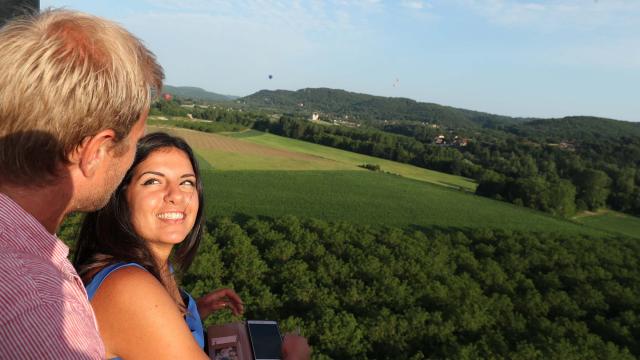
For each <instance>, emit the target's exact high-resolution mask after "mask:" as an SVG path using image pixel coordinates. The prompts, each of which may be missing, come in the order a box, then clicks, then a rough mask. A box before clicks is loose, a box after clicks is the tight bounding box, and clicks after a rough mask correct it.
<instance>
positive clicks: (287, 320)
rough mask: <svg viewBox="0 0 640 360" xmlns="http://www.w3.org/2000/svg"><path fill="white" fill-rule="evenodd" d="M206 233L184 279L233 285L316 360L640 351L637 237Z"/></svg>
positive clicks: (304, 223) (249, 226)
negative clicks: (301, 340)
mask: <svg viewBox="0 0 640 360" xmlns="http://www.w3.org/2000/svg"><path fill="white" fill-rule="evenodd" d="M208 228H209V232H208V235H207V236H206V238H205V240H204V243H203V244H202V246H201V249H200V252H199V255H198V258H197V260H196V262H195V264H194V265H193V267H192V269H191V270H190V271H189V273H187V274H184V276H183V277H182V284H183V285H184V286H186V287H187V288H188V289H189V290H191V291H192V292H193V294H194V295H196V296H197V295H201V294H203V293H205V292H206V291H208V290H209V289H211V288H215V287H219V286H232V287H233V288H235V289H236V291H238V292H239V293H240V294H241V296H242V298H243V300H244V301H245V308H246V309H247V312H246V317H247V318H257V319H262V318H266V319H278V320H279V321H280V323H281V327H282V328H284V329H285V330H293V329H295V328H296V327H300V328H301V329H302V332H303V334H304V335H305V336H307V337H308V338H309V340H310V343H311V345H312V346H313V349H314V358H315V359H426V358H454V359H476V358H495V359H594V358H598V359H633V358H634V357H637V356H640V244H638V242H637V241H635V240H631V239H623V238H618V239H596V238H581V237H577V236H568V235H554V234H533V233H512V232H507V231H491V230H474V231H473V232H468V233H464V232H459V231H455V230H452V231H450V232H448V233H442V232H429V231H414V230H401V229H394V228H385V229H374V228H371V227H366V226H356V225H352V224H348V223H334V224H331V223H326V222H323V221H317V220H300V219H298V218H295V217H283V218H279V219H255V218H249V219H244V220H237V221H232V220H230V219H228V218H221V219H217V220H215V221H212V222H210V223H209V224H208ZM230 320H231V318H230V315H228V314H225V315H218V316H217V317H215V318H213V319H210V321H209V323H213V322H226V321H230Z"/></svg>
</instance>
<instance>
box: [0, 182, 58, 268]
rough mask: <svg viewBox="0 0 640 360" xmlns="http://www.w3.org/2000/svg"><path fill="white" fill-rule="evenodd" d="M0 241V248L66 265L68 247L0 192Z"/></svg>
mask: <svg viewBox="0 0 640 360" xmlns="http://www.w3.org/2000/svg"><path fill="white" fill-rule="evenodd" d="M0 239H1V242H0V246H2V247H8V248H14V249H16V250H19V251H21V252H24V253H28V254H31V255H34V256H37V257H41V258H43V259H47V260H51V261H53V262H54V263H56V264H59V265H62V264H65V263H66V262H68V260H67V256H68V255H69V247H67V246H66V245H65V244H64V243H63V242H62V241H60V239H58V238H57V237H56V236H55V235H52V234H50V233H49V232H48V231H47V229H45V228H44V226H42V224H40V222H39V221H38V220H36V219H35V218H34V217H33V216H32V215H31V214H29V213H28V212H26V211H25V210H24V209H23V208H22V207H21V206H20V205H18V204H17V203H16V202H15V201H13V199H11V198H10V197H8V196H7V195H5V194H3V193H0Z"/></svg>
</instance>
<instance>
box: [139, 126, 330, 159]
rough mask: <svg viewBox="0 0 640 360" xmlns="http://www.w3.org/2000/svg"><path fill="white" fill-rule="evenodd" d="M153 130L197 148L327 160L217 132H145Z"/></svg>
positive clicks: (173, 130)
mask: <svg viewBox="0 0 640 360" xmlns="http://www.w3.org/2000/svg"><path fill="white" fill-rule="evenodd" d="M154 131H164V132H167V133H169V134H172V135H175V136H180V137H182V138H184V139H185V140H186V141H187V142H188V143H189V145H191V146H192V147H193V148H194V149H198V150H218V151H223V152H229V153H237V154H247V155H259V156H273V157H282V158H287V159H299V160H307V161H318V160H320V161H327V159H325V158H322V157H319V156H313V155H307V154H302V153H298V152H293V151H287V150H280V149H274V148H271V147H268V146H264V145H259V144H253V143H250V142H248V141H242V140H238V139H234V138H231V137H227V136H222V135H218V134H212V133H204V132H201V131H195V130H189V129H181V128H175V127H168V126H167V127H165V126H157V125H147V132H154Z"/></svg>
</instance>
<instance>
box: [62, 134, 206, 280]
mask: <svg viewBox="0 0 640 360" xmlns="http://www.w3.org/2000/svg"><path fill="white" fill-rule="evenodd" d="M169 148H176V149H179V150H182V151H183V152H184V153H185V154H186V155H187V156H188V157H189V160H190V161H191V166H192V167H193V171H194V174H195V175H196V189H197V190H198V200H199V206H198V213H197V214H196V221H195V224H194V225H193V228H192V229H191V231H190V232H189V234H187V237H186V238H185V240H184V241H182V242H181V243H180V244H178V245H176V247H175V249H174V252H173V256H172V264H173V265H176V266H177V268H178V269H179V270H180V271H182V272H184V271H186V270H187V269H188V268H189V266H190V265H191V263H192V262H193V259H194V257H195V255H196V253H197V251H198V246H199V245H200V239H201V238H202V234H203V232H204V212H203V208H204V206H203V205H204V191H202V180H201V179H200V170H199V168H198V162H197V160H196V157H195V156H194V154H193V150H191V147H190V146H189V145H188V144H187V143H186V142H185V141H184V140H183V139H181V138H179V137H175V136H171V135H169V134H166V133H163V132H157V133H151V134H148V135H146V136H144V137H142V138H141V139H140V141H138V145H137V149H136V156H135V159H134V160H133V164H132V165H131V168H129V170H128V171H127V173H126V174H125V176H124V179H123V180H122V182H121V183H120V185H119V186H118V188H117V189H116V191H115V192H114V193H113V194H112V195H111V198H110V199H109V202H108V203H107V205H106V206H105V207H104V208H103V209H101V210H98V211H94V212H91V213H89V214H87V215H86V216H85V218H84V221H83V223H82V226H81V228H80V234H79V236H78V239H77V242H76V247H75V255H74V258H73V265H74V266H75V268H76V269H77V270H78V273H79V275H80V276H81V277H82V279H83V280H84V281H85V282H89V281H90V280H91V279H89V278H88V277H89V276H93V274H95V272H96V271H97V270H100V269H102V268H103V267H105V266H108V265H110V264H113V263H116V262H135V263H138V264H140V265H142V266H143V267H144V268H145V269H147V270H148V271H149V272H150V273H151V274H153V276H155V277H156V279H158V281H160V282H161V283H162V284H164V285H165V287H166V286H167V284H165V283H164V281H162V277H161V276H160V269H159V268H158V265H157V264H156V262H155V261H154V259H153V256H152V253H151V251H150V250H149V248H148V247H147V245H146V242H145V240H143V239H142V238H141V237H139V236H138V235H137V234H136V232H135V231H134V229H133V225H132V224H131V220H130V213H129V206H128V204H127V199H126V191H127V188H128V187H129V185H130V184H131V178H132V177H133V173H134V171H135V169H136V167H137V166H138V164H140V163H141V162H142V161H144V160H145V159H146V158H147V157H149V155H151V154H152V153H154V152H155V151H158V150H166V149H169Z"/></svg>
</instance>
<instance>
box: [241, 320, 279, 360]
mask: <svg viewBox="0 0 640 360" xmlns="http://www.w3.org/2000/svg"><path fill="white" fill-rule="evenodd" d="M247 329H248V330H249V340H251V348H252V350H253V357H254V359H255V360H280V359H282V351H281V349H282V337H281V336H280V329H278V323H277V322H275V321H269V320H247Z"/></svg>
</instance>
